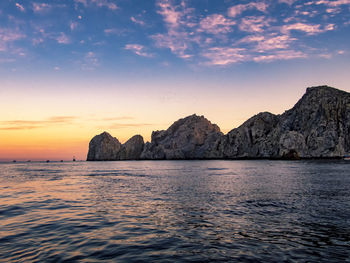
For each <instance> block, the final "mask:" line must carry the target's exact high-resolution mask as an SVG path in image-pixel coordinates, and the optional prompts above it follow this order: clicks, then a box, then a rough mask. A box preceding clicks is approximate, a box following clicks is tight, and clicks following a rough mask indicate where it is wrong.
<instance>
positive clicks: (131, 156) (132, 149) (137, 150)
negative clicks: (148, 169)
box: [120, 135, 145, 160]
mask: <svg viewBox="0 0 350 263" xmlns="http://www.w3.org/2000/svg"><path fill="white" fill-rule="evenodd" d="M144 145H145V143H144V141H143V138H142V136H141V135H135V136H133V137H132V138H130V139H129V140H128V141H127V142H126V143H124V144H123V146H122V149H121V151H120V160H138V159H140V156H141V153H142V151H143V147H144Z"/></svg>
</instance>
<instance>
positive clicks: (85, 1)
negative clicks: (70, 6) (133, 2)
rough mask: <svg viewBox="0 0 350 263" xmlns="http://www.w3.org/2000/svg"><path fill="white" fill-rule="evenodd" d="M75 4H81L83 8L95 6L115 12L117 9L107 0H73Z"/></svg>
mask: <svg viewBox="0 0 350 263" xmlns="http://www.w3.org/2000/svg"><path fill="white" fill-rule="evenodd" d="M74 2H75V3H76V4H82V5H83V6H85V7H91V6H97V7H106V8H108V9H109V10H112V11H114V10H117V9H119V7H118V6H117V5H116V4H115V3H113V2H111V1H108V0H74Z"/></svg>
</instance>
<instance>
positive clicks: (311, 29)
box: [281, 23, 335, 35]
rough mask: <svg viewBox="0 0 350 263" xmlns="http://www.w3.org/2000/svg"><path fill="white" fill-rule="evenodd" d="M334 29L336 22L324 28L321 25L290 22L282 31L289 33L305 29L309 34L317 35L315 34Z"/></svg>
mask: <svg viewBox="0 0 350 263" xmlns="http://www.w3.org/2000/svg"><path fill="white" fill-rule="evenodd" d="M334 29H335V25H334V24H328V25H326V26H324V28H321V25H312V24H305V23H295V24H289V25H284V26H282V28H281V32H282V33H285V34H288V33H289V32H290V31H291V30H297V31H303V32H305V33H306V34H308V35H315V34H319V33H323V32H326V31H331V30H334Z"/></svg>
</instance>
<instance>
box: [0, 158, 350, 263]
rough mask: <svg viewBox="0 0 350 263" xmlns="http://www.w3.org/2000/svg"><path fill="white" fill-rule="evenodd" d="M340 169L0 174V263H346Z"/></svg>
mask: <svg viewBox="0 0 350 263" xmlns="http://www.w3.org/2000/svg"><path fill="white" fill-rule="evenodd" d="M349 168H350V161H267V160H264V161H130V162H126V161H125V162H75V163H72V162H67V163H7V164H5V163H2V164H0V262H214V261H215V262H350V169H349Z"/></svg>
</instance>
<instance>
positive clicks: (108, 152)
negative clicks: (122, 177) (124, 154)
mask: <svg viewBox="0 0 350 263" xmlns="http://www.w3.org/2000/svg"><path fill="white" fill-rule="evenodd" d="M121 147H122V144H121V143H120V142H119V141H118V139H117V138H114V137H112V136H111V135H110V134H109V133H108V132H103V133H101V134H100V135H96V136H95V137H94V138H92V140H91V141H90V143H89V152H88V156H87V160H88V161H113V160H118V159H119V152H120V149H121Z"/></svg>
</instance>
